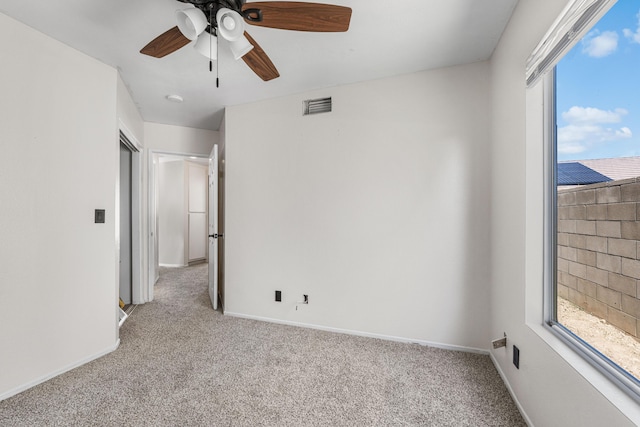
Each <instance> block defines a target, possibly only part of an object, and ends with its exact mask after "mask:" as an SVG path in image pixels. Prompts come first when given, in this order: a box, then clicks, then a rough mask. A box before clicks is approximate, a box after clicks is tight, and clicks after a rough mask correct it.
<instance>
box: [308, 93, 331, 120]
mask: <svg viewBox="0 0 640 427" xmlns="http://www.w3.org/2000/svg"><path fill="white" fill-rule="evenodd" d="M330 111H331V98H330V97H329V98H320V99H307V100H306V101H302V115H303V116H308V115H310V114H319V113H329V112H330Z"/></svg>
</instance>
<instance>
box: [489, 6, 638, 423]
mask: <svg viewBox="0 0 640 427" xmlns="http://www.w3.org/2000/svg"><path fill="white" fill-rule="evenodd" d="M565 3H566V2H565V1H562V2H557V1H553V0H544V1H540V0H521V1H520V2H519V4H518V6H517V8H516V10H515V12H514V15H513V17H512V19H511V21H510V23H509V25H508V27H507V30H506V31H505V33H504V35H503V37H502V40H501V41H500V44H499V45H498V47H497V49H496V51H495V52H494V55H493V57H492V59H491V87H492V92H491V95H492V96H491V99H492V112H493V114H492V132H491V134H492V141H493V145H492V150H491V164H492V193H493V197H492V205H491V210H492V215H491V240H492V263H491V265H492V280H491V283H492V289H491V306H492V315H491V335H492V337H495V338H498V337H501V336H502V333H503V332H506V333H507V335H508V340H509V346H508V349H506V350H505V349H499V350H493V351H492V352H491V354H492V356H493V357H494V360H495V361H496V363H497V366H498V368H499V370H500V371H501V373H502V375H503V376H504V378H505V379H506V381H507V383H508V385H509V387H510V388H511V389H512V390H513V392H514V393H515V396H516V398H517V401H518V403H519V404H520V405H521V407H522V409H523V411H524V412H525V414H526V415H527V417H528V419H529V421H530V422H531V423H532V424H533V425H536V426H551V425H561V426H602V425H610V426H613V425H615V426H623V425H632V424H638V423H639V422H640V412H639V408H638V405H637V404H636V403H634V402H633V401H631V399H629V398H628V397H627V396H626V395H624V394H623V393H622V392H621V391H620V390H619V389H617V388H616V387H615V386H613V385H612V384H611V383H610V382H608V381H607V380H606V379H605V378H603V377H602V376H601V375H600V374H599V373H597V372H596V371H595V370H594V369H593V368H591V367H590V366H589V365H587V364H586V363H585V362H584V361H582V360H581V359H580V358H579V357H577V356H576V355H575V354H574V353H573V352H572V351H570V350H569V349H568V348H567V347H566V346H564V345H563V344H562V343H560V342H559V341H558V340H557V339H556V338H555V337H554V336H552V335H550V334H549V333H548V331H546V330H545V329H544V328H543V327H542V323H543V316H542V298H543V296H542V272H543V268H542V252H543V242H542V237H543V230H542V226H543V222H542V213H543V205H542V202H543V193H542V182H543V170H542V165H543V153H542V147H543V143H542V131H541V127H542V118H541V114H542V109H541V102H542V97H541V88H540V87H538V88H535V89H532V90H528V91H527V90H526V89H525V73H524V67H525V61H526V59H527V57H528V55H529V54H530V53H531V51H532V50H533V48H534V47H535V45H536V44H537V43H538V42H539V41H540V39H541V38H542V36H543V35H544V33H545V32H546V30H547V29H548V28H549V27H550V25H551V24H552V22H553V20H554V19H555V18H556V17H557V16H558V14H559V13H560V11H561V10H562V8H563V7H564V4H565ZM523 190H526V191H524V192H523ZM511 344H515V345H517V346H518V347H519V348H520V369H519V370H517V369H516V368H515V367H514V366H513V364H512V363H511V357H512V347H511ZM625 415H626V416H625ZM627 417H629V418H627ZM630 419H631V420H633V422H631V421H630Z"/></svg>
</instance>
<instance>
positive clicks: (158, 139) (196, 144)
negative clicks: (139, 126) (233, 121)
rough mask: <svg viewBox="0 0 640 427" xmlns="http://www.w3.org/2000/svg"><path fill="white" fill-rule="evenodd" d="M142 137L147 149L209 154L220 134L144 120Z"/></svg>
mask: <svg viewBox="0 0 640 427" xmlns="http://www.w3.org/2000/svg"><path fill="white" fill-rule="evenodd" d="M144 137H145V144H144V145H145V148H147V149H149V150H157V151H164V152H172V153H174V152H178V153H185V154H196V155H197V154H201V155H205V156H209V153H211V150H212V149H213V145H214V144H216V143H217V142H218V140H219V138H220V134H219V132H218V131H214V130H206V129H195V128H186V127H182V126H173V125H163V124H159V123H149V122H145V124H144Z"/></svg>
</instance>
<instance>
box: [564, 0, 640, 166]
mask: <svg viewBox="0 0 640 427" xmlns="http://www.w3.org/2000/svg"><path fill="white" fill-rule="evenodd" d="M556 88H557V115H558V117H557V125H558V160H583V159H601V158H610V157H627V156H640V2H638V1H637V0H618V2H617V3H616V4H615V5H614V6H613V7H612V8H611V9H610V10H609V12H608V13H607V14H606V15H605V16H604V17H603V18H602V19H601V20H600V21H599V22H598V23H597V24H596V25H595V26H594V27H593V28H592V29H591V30H590V31H589V32H588V33H587V35H585V36H584V38H583V39H582V40H581V41H579V42H578V43H577V44H576V45H575V46H574V48H573V49H572V50H571V51H570V52H569V53H568V54H567V55H566V56H565V57H564V58H563V59H562V60H561V61H560V63H559V64H558V67H557V79H556Z"/></svg>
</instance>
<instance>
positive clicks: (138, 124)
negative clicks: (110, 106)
mask: <svg viewBox="0 0 640 427" xmlns="http://www.w3.org/2000/svg"><path fill="white" fill-rule="evenodd" d="M117 105H118V120H119V122H120V125H121V126H124V127H125V128H126V130H127V131H128V132H130V133H131V134H132V135H133V136H134V137H135V138H136V140H137V141H138V142H139V143H140V144H143V142H144V122H143V121H142V116H140V112H139V111H138V107H136V104H135V103H134V102H133V99H132V98H131V94H130V93H129V90H128V89H127V86H126V85H125V83H124V82H123V81H122V78H121V77H120V75H119V74H118V104H117Z"/></svg>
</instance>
